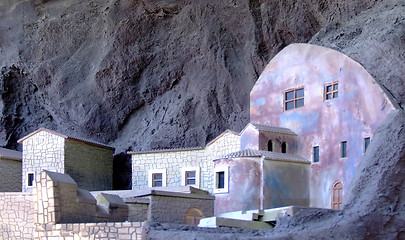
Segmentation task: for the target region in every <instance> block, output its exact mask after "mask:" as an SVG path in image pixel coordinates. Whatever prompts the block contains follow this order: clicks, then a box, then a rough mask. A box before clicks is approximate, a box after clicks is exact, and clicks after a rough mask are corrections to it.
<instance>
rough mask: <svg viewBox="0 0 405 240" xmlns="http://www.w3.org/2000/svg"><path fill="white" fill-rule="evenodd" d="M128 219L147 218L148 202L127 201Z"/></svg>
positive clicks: (133, 220)
mask: <svg viewBox="0 0 405 240" xmlns="http://www.w3.org/2000/svg"><path fill="white" fill-rule="evenodd" d="M128 207H129V209H128V221H130V222H143V221H146V220H148V207H149V204H148V203H128Z"/></svg>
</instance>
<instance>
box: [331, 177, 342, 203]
mask: <svg viewBox="0 0 405 240" xmlns="http://www.w3.org/2000/svg"><path fill="white" fill-rule="evenodd" d="M342 201H343V184H342V181H340V180H338V181H336V182H335V183H334V184H333V185H332V209H335V210H338V209H339V208H340V206H341V205H342Z"/></svg>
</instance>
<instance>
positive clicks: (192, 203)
mask: <svg viewBox="0 0 405 240" xmlns="http://www.w3.org/2000/svg"><path fill="white" fill-rule="evenodd" d="M150 199H151V201H150V205H149V214H148V215H149V218H150V219H148V220H153V221H157V222H170V223H179V224H184V218H185V214H186V212H187V210H188V209H189V208H191V207H197V208H199V209H200V210H201V211H202V212H203V214H204V217H211V216H213V215H214V200H213V199H198V198H190V197H188V198H179V197H170V196H158V195H152V196H150Z"/></svg>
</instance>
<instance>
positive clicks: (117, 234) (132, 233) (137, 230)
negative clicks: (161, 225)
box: [35, 222, 144, 240]
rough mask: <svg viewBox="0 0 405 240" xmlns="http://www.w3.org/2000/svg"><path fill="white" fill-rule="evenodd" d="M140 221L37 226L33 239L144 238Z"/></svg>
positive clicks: (138, 239) (134, 239)
mask: <svg viewBox="0 0 405 240" xmlns="http://www.w3.org/2000/svg"><path fill="white" fill-rule="evenodd" d="M143 232H144V231H143V228H142V223H141V222H108V223H64V224H55V225H46V226H45V227H43V226H38V227H37V228H36V231H35V240H48V239H55V240H66V239H81V240H87V239H106V240H107V239H128V240H141V239H144V237H143V235H144V233H143Z"/></svg>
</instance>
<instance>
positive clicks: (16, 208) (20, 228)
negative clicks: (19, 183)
mask: <svg viewBox="0 0 405 240" xmlns="http://www.w3.org/2000/svg"><path fill="white" fill-rule="evenodd" d="M33 199H34V197H33V195H32V194H31V193H0V239H32V236H33V233H34V226H35V225H34V203H33Z"/></svg>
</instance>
